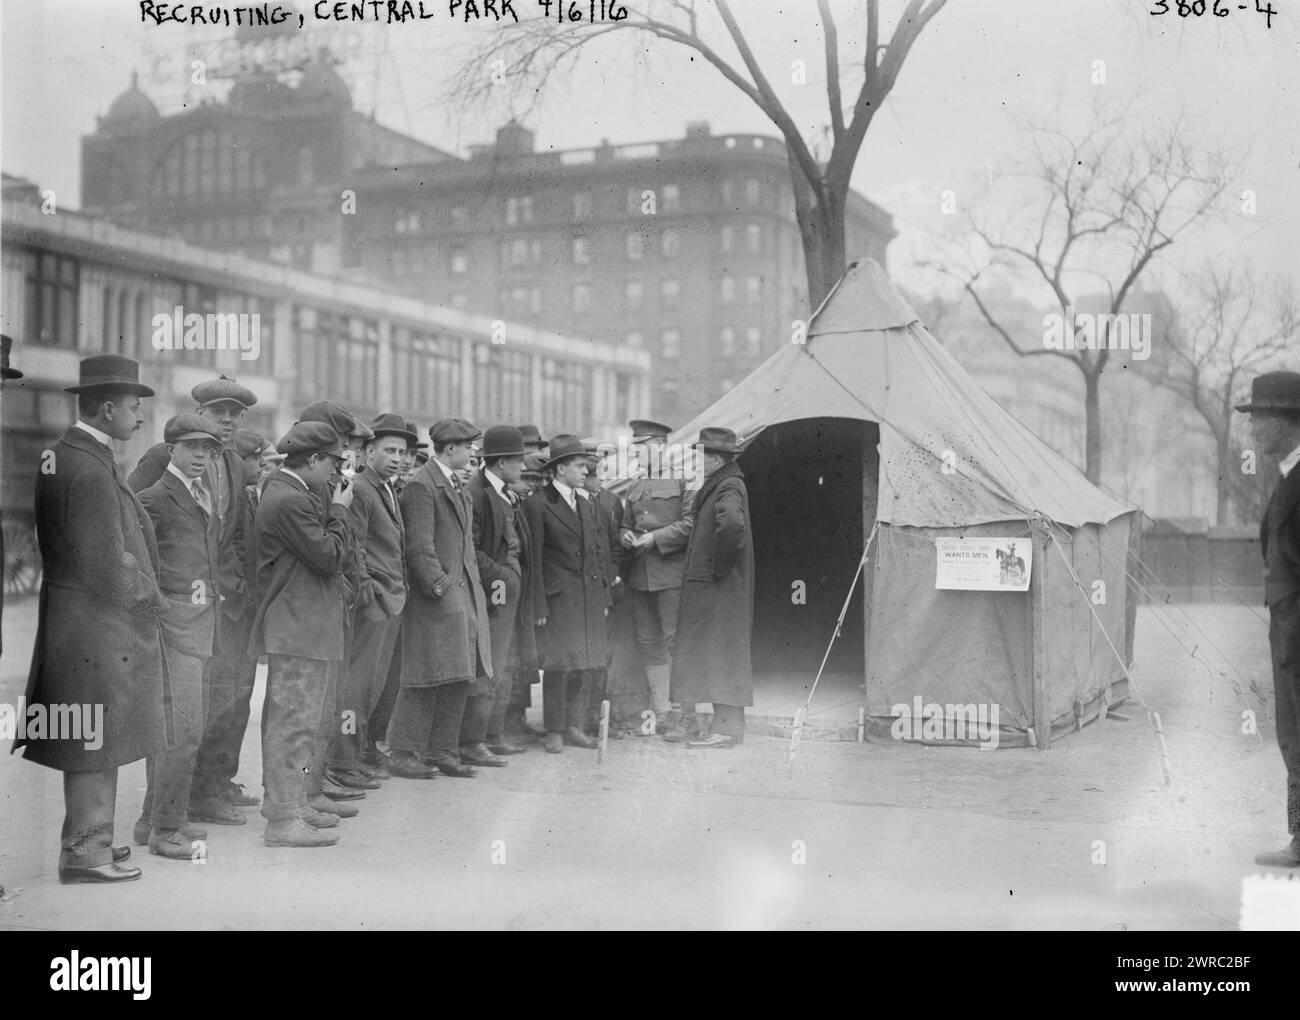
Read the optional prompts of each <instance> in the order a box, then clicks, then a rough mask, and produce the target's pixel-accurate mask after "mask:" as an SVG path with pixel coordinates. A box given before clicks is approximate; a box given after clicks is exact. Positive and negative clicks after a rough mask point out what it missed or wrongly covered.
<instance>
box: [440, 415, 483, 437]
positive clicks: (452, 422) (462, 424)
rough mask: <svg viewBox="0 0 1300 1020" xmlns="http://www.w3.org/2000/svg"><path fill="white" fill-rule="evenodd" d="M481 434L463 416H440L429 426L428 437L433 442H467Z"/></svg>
mask: <svg viewBox="0 0 1300 1020" xmlns="http://www.w3.org/2000/svg"><path fill="white" fill-rule="evenodd" d="M482 434H483V433H481V432H480V431H479V430H478V429H477V428H475V427H474V423H473V422H471V421H466V420H465V419H464V418H440V419H438V421H435V422H434V423H433V424H432V425H430V426H429V438H430V439H432V440H433V441H434V442H435V443H468V442H470V441H472V440H475V439H477V438H478V437H479V436H481V435H482Z"/></svg>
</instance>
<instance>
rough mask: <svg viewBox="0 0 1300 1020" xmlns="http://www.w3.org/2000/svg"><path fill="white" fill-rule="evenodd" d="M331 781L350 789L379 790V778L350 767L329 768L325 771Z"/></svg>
mask: <svg viewBox="0 0 1300 1020" xmlns="http://www.w3.org/2000/svg"><path fill="white" fill-rule="evenodd" d="M325 775H326V776H328V777H329V781H330V782H331V783H334V784H335V785H337V786H345V787H347V788H348V789H350V790H378V789H379V780H378V779H371V778H370V777H369V776H367V775H364V774H363V773H362V772H360V771H353V770H350V769H329V770H327V771H326V773H325Z"/></svg>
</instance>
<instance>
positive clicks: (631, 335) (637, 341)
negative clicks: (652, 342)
mask: <svg viewBox="0 0 1300 1020" xmlns="http://www.w3.org/2000/svg"><path fill="white" fill-rule="evenodd" d="M623 342H624V343H625V344H627V346H628V347H637V348H639V347H641V346H642V345H643V344H644V343H645V338H644V337H643V336H642V335H641V331H640V330H639V329H629V330H628V331H627V333H626V335H625V336H624V337H623Z"/></svg>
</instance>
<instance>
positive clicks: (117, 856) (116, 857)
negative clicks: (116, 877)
mask: <svg viewBox="0 0 1300 1020" xmlns="http://www.w3.org/2000/svg"><path fill="white" fill-rule="evenodd" d="M130 856H131V848H130V847H129V846H115V847H113V863H114V864H121V863H122V862H123V861H124V860H126V859H127V858H128V857H130Z"/></svg>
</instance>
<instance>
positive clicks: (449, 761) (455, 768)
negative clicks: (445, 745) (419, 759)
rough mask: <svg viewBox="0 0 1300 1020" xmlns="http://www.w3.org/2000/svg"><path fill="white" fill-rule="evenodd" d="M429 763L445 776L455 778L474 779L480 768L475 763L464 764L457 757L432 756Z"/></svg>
mask: <svg viewBox="0 0 1300 1020" xmlns="http://www.w3.org/2000/svg"><path fill="white" fill-rule="evenodd" d="M429 764H430V765H432V766H433V767H434V768H435V769H437V770H438V771H439V772H441V773H442V774H443V775H444V776H451V777H452V778H454V779H473V778H474V777H475V776H477V775H478V770H477V769H475V768H474V766H473V765H462V764H461V763H460V762H458V761H457V760H456V759H455V758H439V757H436V756H431V757H430V759H429Z"/></svg>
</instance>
